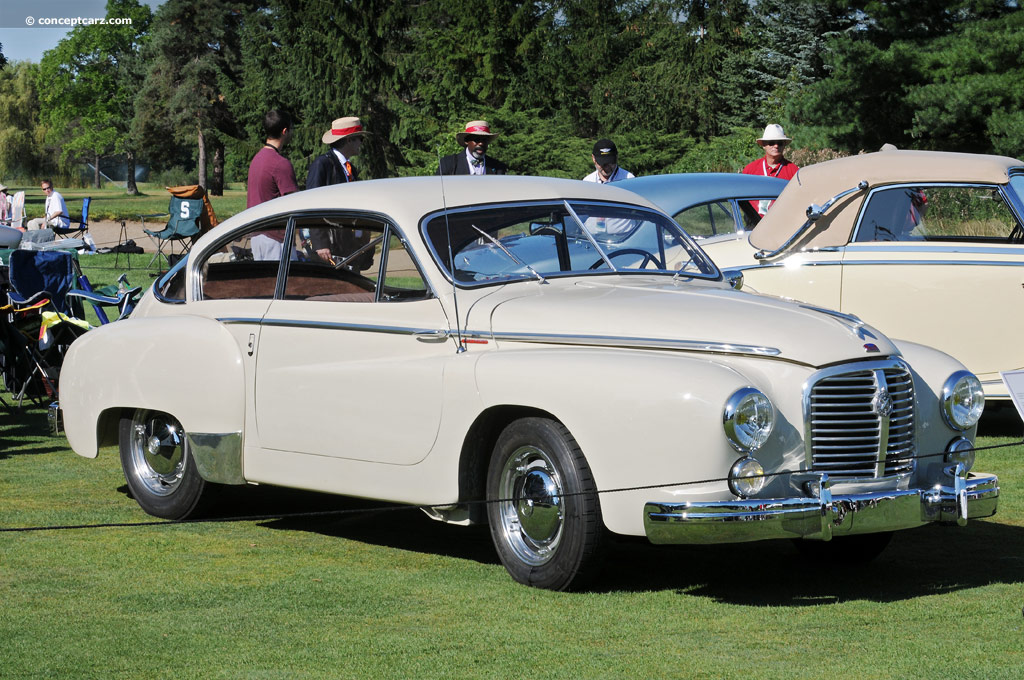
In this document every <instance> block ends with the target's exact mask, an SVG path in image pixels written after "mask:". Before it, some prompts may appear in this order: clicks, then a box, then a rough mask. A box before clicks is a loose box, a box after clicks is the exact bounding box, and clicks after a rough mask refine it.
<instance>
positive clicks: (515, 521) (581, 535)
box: [487, 418, 606, 590]
mask: <svg viewBox="0 0 1024 680" xmlns="http://www.w3.org/2000/svg"><path fill="white" fill-rule="evenodd" d="M487 501H488V503H487V515H488V520H489V521H490V526H491V538H492V540H493V541H494V546H495V548H496V549H497V551H498V556H499V557H500V558H501V562H502V564H504V565H505V569H507V570H508V573H509V574H511V575H512V578H514V579H515V580H516V581H519V582H520V583H523V584H525V585H529V586H535V587H538V588H547V589H550V590H570V589H575V588H579V587H581V586H583V585H585V584H586V583H587V582H588V581H589V580H590V579H592V578H593V576H594V575H595V574H596V572H597V570H598V567H599V566H600V557H601V554H602V553H603V550H604V546H605V542H606V537H605V531H604V523H603V521H602V519H601V505H600V501H599V499H598V495H597V485H596V483H595V482H594V478H593V475H592V474H591V472H590V467H589V466H588V465H587V461H586V458H584V456H583V452H582V451H580V448H579V445H578V444H577V443H576V440H575V439H573V437H572V435H571V434H569V431H568V430H567V429H566V428H565V427H564V426H563V425H562V424H561V423H558V422H556V421H554V420H550V419H547V418H523V419H521V420H517V421H515V422H513V423H511V424H510V425H509V426H508V427H506V428H505V430H504V431H503V432H502V433H501V436H499V437H498V442H497V444H496V445H495V447H494V451H493V453H492V455H491V461H490V465H489V466H488V469H487Z"/></svg>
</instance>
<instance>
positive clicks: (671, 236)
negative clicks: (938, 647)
mask: <svg viewBox="0 0 1024 680" xmlns="http://www.w3.org/2000/svg"><path fill="white" fill-rule="evenodd" d="M275 248H276V250H278V251H280V253H281V254H280V255H279V256H277V257H275V258H274V259H269V260H268V259H257V258H261V257H262V258H266V257H270V256H271V254H272V253H273V251H274V250H275ZM112 366H114V367H118V370H111V367H112ZM60 389H61V392H60V394H61V400H62V405H63V410H64V416H65V428H66V432H67V436H68V440H69V442H70V443H71V446H72V447H73V448H74V450H75V451H76V452H78V453H79V454H81V455H83V456H86V457H94V456H96V455H97V454H98V450H99V449H100V448H101V447H104V446H108V445H111V446H112V445H119V446H120V455H121V462H122V465H123V468H124V472H125V477H126V479H127V481H128V486H129V488H130V490H131V493H132V494H133V496H134V497H135V498H136V500H137V501H138V502H139V504H140V505H141V506H142V508H143V509H145V510H146V511H147V512H149V513H151V514H154V515H157V516H160V517H167V518H181V517H185V516H188V515H189V514H190V513H192V512H193V511H194V510H195V509H196V507H197V504H198V503H199V502H200V501H201V500H202V498H203V497H204V495H206V494H209V493H211V492H215V490H216V487H215V486H214V485H213V484H210V483H211V482H212V483H218V484H244V483H254V484H274V485H282V486H288V487H296V488H302V489H315V490H318V491H324V492H330V493H337V494H346V495H351V496H358V497H363V498H370V499H380V500H385V501H397V502H401V503H407V504H414V505H428V506H431V507H430V508H429V509H428V511H429V514H431V515H432V516H433V517H435V518H437V519H440V520H444V521H448V522H456V523H470V522H489V523H490V527H491V533H492V536H493V539H494V543H495V546H496V548H497V551H498V553H499V555H500V557H501V560H502V562H503V563H504V564H505V566H506V567H507V569H508V571H509V572H510V573H511V575H512V576H513V577H514V578H515V579H516V580H518V581H521V582H523V583H527V584H531V585H534V586H540V587H545V588H555V589H561V588H570V587H578V586H580V585H581V584H583V583H585V582H586V580H587V579H588V578H590V577H592V576H593V575H594V573H595V571H596V569H597V567H599V566H600V564H601V550H602V548H603V546H604V545H605V543H606V540H607V537H608V535H609V533H616V534H623V535H634V536H646V537H647V538H648V539H649V540H651V541H653V542H655V543H713V542H726V541H751V540H757V539H768V538H795V539H801V541H800V542H801V543H802V544H804V545H811V546H819V547H825V548H834V549H835V550H836V551H838V552H844V551H850V550H854V551H867V552H870V551H871V550H872V549H874V550H878V549H880V548H881V547H883V546H884V544H885V542H886V541H887V540H888V537H889V535H890V533H891V532H892V531H894V530H897V529H904V528H909V527H916V526H919V525H922V524H925V523H929V522H951V523H961V524H963V523H965V522H966V521H967V520H968V518H972V517H984V516H988V515H991V514H993V513H994V512H995V510H996V503H997V497H998V493H999V491H998V480H997V479H996V478H995V477H993V476H991V475H984V474H976V473H972V472H970V467H971V465H972V464H973V448H972V442H973V439H974V434H975V429H976V428H975V424H976V422H977V419H978V417H979V415H980V412H981V408H982V406H983V403H984V402H983V398H982V393H981V387H980V385H979V384H978V381H977V379H976V378H975V377H974V376H973V375H971V374H970V373H968V372H967V371H965V370H964V368H963V366H962V365H961V364H960V363H958V362H957V361H955V360H954V359H952V358H951V357H949V356H947V355H945V354H943V353H941V352H938V351H936V350H933V349H931V348H927V347H924V346H920V345H917V344H913V343H902V344H899V345H897V344H894V343H893V342H891V341H890V340H888V339H887V338H886V337H884V336H883V335H881V334H880V333H878V332H877V331H875V330H873V329H872V328H870V327H868V326H866V325H865V324H863V323H861V322H860V321H859V320H858V319H856V318H854V317H851V316H848V315H842V314H837V313H834V312H828V311H824V310H820V309H816V308H813V307H810V306H807V305H798V304H794V303H791V302H786V301H782V300H777V299H772V298H767V297H760V296H756V295H752V294H749V293H745V292H741V291H738V290H734V289H733V288H732V286H731V285H730V283H729V282H728V281H727V280H726V279H725V278H724V277H723V276H722V274H721V272H720V271H719V270H718V268H717V267H716V266H715V265H714V263H713V262H712V261H711V260H710V259H708V258H707V257H706V256H705V254H704V253H703V252H702V251H701V249H700V248H699V247H698V246H697V245H696V244H695V243H694V242H693V241H692V240H691V239H690V238H689V237H688V236H686V234H685V233H684V232H682V231H681V230H680V229H679V227H678V226H677V225H676V224H675V222H674V221H673V220H672V219H671V218H669V217H668V216H667V215H665V214H664V213H663V212H660V211H659V210H657V209H656V208H655V207H654V206H653V204H651V203H647V202H646V201H644V199H641V198H639V197H638V196H636V195H635V194H632V193H630V192H627V191H623V190H620V189H615V188H614V187H605V186H600V185H596V184H591V183H587V182H579V181H571V180H551V179H543V178H528V177H494V178H492V177H482V178H481V177H449V178H437V177H430V178H408V179H396V180H380V181H366V182H359V183H354V184H349V185H343V186H338V187H326V188H321V189H315V190H311V191H304V192H300V193H297V194H293V195H290V196H286V197H284V198H280V199H277V200H274V201H270V202H268V203H265V204H263V205H260V206H257V207H255V208H253V209H251V210H247V211H245V212H243V213H241V214H239V215H236V216H235V217H233V218H231V219H230V220H227V221H226V222H224V223H223V224H222V225H221V226H220V227H218V228H217V229H215V230H213V231H211V232H210V233H208V234H206V235H205V236H203V237H202V238H201V239H200V240H199V242H198V243H197V244H196V245H195V247H194V248H193V249H192V253H191V255H190V256H189V257H188V258H187V259H186V260H183V261H182V262H180V263H179V264H178V265H177V266H176V267H175V268H174V269H172V270H171V271H170V272H168V273H167V274H166V275H165V276H164V277H162V278H160V279H158V280H157V282H156V283H155V284H154V287H153V288H152V289H151V290H150V291H149V292H147V293H146V295H145V296H144V298H143V300H142V301H141V303H140V304H139V306H138V308H137V309H136V311H135V312H134V314H133V315H132V317H131V318H130V319H127V320H125V321H120V322H118V323H114V324H109V325H108V326H104V327H102V328H99V329H97V330H93V331H90V332H89V333H87V334H86V335H85V336H83V337H82V338H81V339H79V340H78V341H76V342H75V343H74V345H73V346H72V347H71V349H70V352H69V354H68V356H67V359H66V360H65V362H64V369H63V375H62V377H61V385H60ZM865 543H866V544H867V545H865ZM867 552H865V553H862V555H863V554H867Z"/></svg>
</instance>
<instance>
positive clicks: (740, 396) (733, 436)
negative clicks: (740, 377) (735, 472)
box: [722, 387, 775, 453]
mask: <svg viewBox="0 0 1024 680" xmlns="http://www.w3.org/2000/svg"><path fill="white" fill-rule="evenodd" d="M722 421H723V425H724V426H725V436H726V437H728V438H729V443H730V444H732V445H733V448H735V449H736V450H737V451H739V452H740V453H749V452H750V451H756V450H757V449H758V448H760V447H761V445H762V444H764V443H765V442H766V441H768V435H770V434H771V433H772V428H773V427H775V409H774V408H773V407H772V402H770V401H768V397H766V396H764V394H763V393H761V391H760V390H755V389H754V388H753V387H744V388H743V389H740V390H736V391H735V392H733V395H732V396H731V397H729V399H728V401H726V402H725V411H724V412H723V414H722Z"/></svg>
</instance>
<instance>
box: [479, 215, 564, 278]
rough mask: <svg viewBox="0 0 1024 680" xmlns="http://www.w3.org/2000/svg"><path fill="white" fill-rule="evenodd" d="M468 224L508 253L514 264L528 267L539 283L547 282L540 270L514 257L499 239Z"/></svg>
mask: <svg viewBox="0 0 1024 680" xmlns="http://www.w3.org/2000/svg"><path fill="white" fill-rule="evenodd" d="M469 226H471V227H473V229H475V230H476V232H477V233H478V234H480V235H481V236H483V237H484V238H485V239H487V240H488V241H489V242H490V243H491V244H493V245H495V246H497V247H498V249H499V250H501V252H503V253H505V254H506V255H508V258H509V259H510V260H512V261H513V262H515V263H516V264H518V265H519V266H521V267H526V268H527V269H529V270H530V273H531V274H533V275H534V276H536V277H537V280H538V281H540V282H541V283H547V282H548V280H547V279H545V278H544V277H543V276H541V275H540V272H538V271H537V270H536V269H534V268H533V267H531V266H530V265H529V263H526V262H523V261H522V260H520V259H519V258H518V257H516V256H515V255H513V254H512V253H511V252H510V251H509V249H508V248H506V247H505V246H503V245H502V244H501V242H500V241H498V240H497V239H495V238H494V237H493V236H491V235H490V234H488V233H487V232H486V231H484V230H483V229H481V228H480V227H478V226H476V225H475V224H471V225H469Z"/></svg>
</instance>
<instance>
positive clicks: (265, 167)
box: [245, 109, 299, 260]
mask: <svg viewBox="0 0 1024 680" xmlns="http://www.w3.org/2000/svg"><path fill="white" fill-rule="evenodd" d="M291 128H292V119H291V116H289V115H288V114H287V113H286V112H284V111H278V110H277V109H272V110H270V111H267V113H266V115H265V116H263V129H264V130H265V131H266V134H267V140H266V141H265V142H264V143H263V148H262V149H260V150H259V151H257V152H256V155H255V156H253V157H252V161H251V162H250V163H249V181H248V184H247V185H246V201H245V207H246V208H251V207H253V206H254V205H259V204H260V203H263V202H264V201H269V200H271V199H274V198H277V197H279V196H284V195H286V194H291V193H294V192H296V191H298V190H299V185H298V184H297V183H296V181H295V170H294V169H293V168H292V164H291V161H289V160H288V159H287V158H285V157H284V156H282V155H281V149H283V148H284V146H285V145H286V144H287V143H288V141H289V140H290V139H291V137H292V129H291ZM283 243H284V229H269V230H267V231H262V232H259V233H257V234H255V235H254V236H253V237H252V239H251V240H250V242H249V244H250V245H251V246H252V256H253V259H254V260H276V259H278V258H280V257H281V250H282V248H283Z"/></svg>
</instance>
